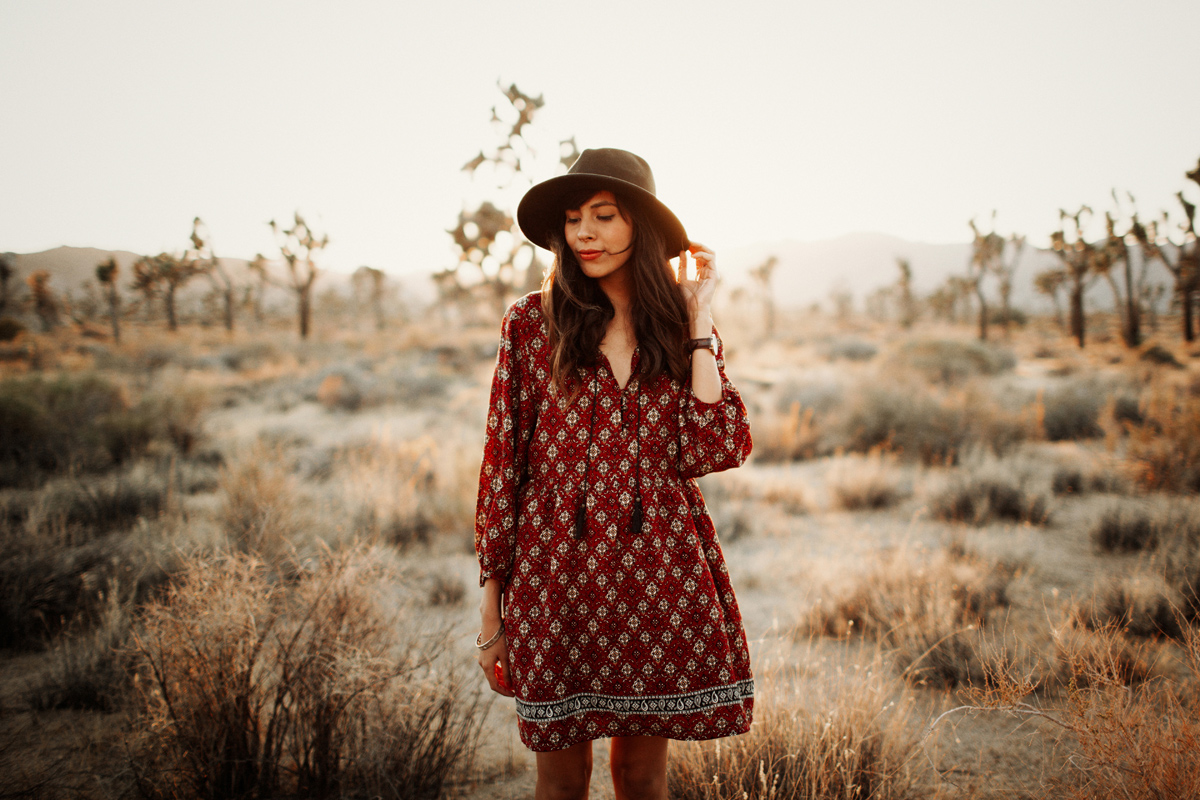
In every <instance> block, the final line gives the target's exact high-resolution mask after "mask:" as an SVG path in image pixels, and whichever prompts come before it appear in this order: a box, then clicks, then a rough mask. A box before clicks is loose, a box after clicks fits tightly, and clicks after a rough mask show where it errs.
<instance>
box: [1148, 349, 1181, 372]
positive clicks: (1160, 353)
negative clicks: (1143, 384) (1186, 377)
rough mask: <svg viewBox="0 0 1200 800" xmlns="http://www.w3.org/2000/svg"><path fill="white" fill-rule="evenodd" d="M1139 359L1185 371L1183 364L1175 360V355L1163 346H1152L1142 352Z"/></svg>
mask: <svg viewBox="0 0 1200 800" xmlns="http://www.w3.org/2000/svg"><path fill="white" fill-rule="evenodd" d="M1138 359H1139V360H1141V361H1145V362H1147V363H1150V364H1158V365H1159V366H1164V367H1174V368H1175V369H1183V364H1180V363H1179V360H1178V359H1177V358H1175V354H1174V353H1172V352H1171V351H1170V350H1168V349H1167V348H1165V347H1163V346H1162V345H1161V344H1151V345H1148V346H1147V347H1146V349H1144V350H1143V351H1142V354H1141V355H1140V356H1138Z"/></svg>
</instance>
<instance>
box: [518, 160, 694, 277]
mask: <svg viewBox="0 0 1200 800" xmlns="http://www.w3.org/2000/svg"><path fill="white" fill-rule="evenodd" d="M584 189H594V190H595V191H597V192H599V191H603V190H605V189H607V190H608V191H610V192H612V193H613V194H615V195H617V196H618V197H620V198H621V201H622V202H624V203H627V204H628V205H630V206H633V207H634V208H636V209H637V210H638V211H640V212H641V214H642V216H644V217H646V218H648V219H649V221H650V224H651V225H654V227H655V228H657V229H658V231H659V232H660V233H661V234H662V237H663V246H664V248H665V252H664V255H665V256H666V257H667V258H673V257H675V256H677V255H679V252H680V251H681V250H685V249H686V248H687V246H688V238H687V231H686V230H684V227H683V223H682V222H680V221H679V218H678V217H676V216H675V214H674V213H672V211H671V209H669V208H667V207H666V205H664V204H663V202H662V201H661V200H659V199H658V198H657V197H655V196H654V195H653V194H651V193H650V192H647V191H646V190H645V189H643V188H642V187H640V186H637V185H635V184H632V183H630V182H629V181H623V180H621V179H620V178H613V177H611V176H609V175H595V174H590V173H576V174H574V175H572V174H567V175H559V176H558V177H557V178H551V179H550V180H548V181H542V182H541V183H539V184H537V185H536V186H533V187H532V188H530V190H529V191H528V192H526V193H525V196H524V197H522V198H521V202H520V204H519V205H518V206H517V224H518V225H520V226H521V233H523V234H525V238H526V239H528V240H529V241H531V242H533V243H534V244H536V245H537V246H538V247H542V248H545V249H546V250H549V249H550V241H551V231H553V230H554V229H556V228H557V229H558V230H559V231H560V232H561V231H562V226H563V211H564V210H565V208H566V207H565V205H564V203H565V200H564V198H565V197H566V196H568V195H570V194H575V193H577V192H579V191H581V190H584Z"/></svg>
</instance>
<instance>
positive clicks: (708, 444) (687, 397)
mask: <svg viewBox="0 0 1200 800" xmlns="http://www.w3.org/2000/svg"><path fill="white" fill-rule="evenodd" d="M713 335H714V336H717V371H718V372H719V373H720V374H721V399H720V400H718V401H717V402H715V403H705V402H703V401H701V400H698V399H696V396H695V394H693V393H692V385H691V382H690V381H689V382H688V383H687V385H686V386H685V387H684V391H683V409H682V414H681V415H680V423H679V425H680V430H679V448H680V453H679V465H680V469H679V472H680V474H681V475H682V476H683V477H685V478H699V477H700V476H701V475H707V474H708V473H710V472H721V471H722V470H727V469H733V468H734V467H739V466H741V465H742V463H743V462H744V461H745V460H746V458H747V457H748V456H749V455H750V449H751V447H752V446H753V442H752V441H751V439H750V420H749V418H748V417H747V416H746V406H745V404H744V403H743V402H742V396H741V394H739V393H738V390H737V389H736V388H735V387H734V385H733V384H732V383H730V382H729V378H728V377H726V375H725V349H724V345H723V344H722V342H721V337H720V336H718V335H717V331H716V328H714V329H713Z"/></svg>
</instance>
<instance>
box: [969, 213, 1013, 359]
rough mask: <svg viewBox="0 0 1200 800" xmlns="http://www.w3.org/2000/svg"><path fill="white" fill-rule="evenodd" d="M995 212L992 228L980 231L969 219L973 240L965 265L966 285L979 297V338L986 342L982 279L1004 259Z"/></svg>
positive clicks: (986, 330) (986, 326) (985, 308)
mask: <svg viewBox="0 0 1200 800" xmlns="http://www.w3.org/2000/svg"><path fill="white" fill-rule="evenodd" d="M995 223H996V212H995V211H993V212H992V230H991V231H990V232H988V233H981V232H980V230H979V228H978V227H977V226H976V225H975V220H971V221H970V223H969V224H970V226H971V232H972V233H973V234H975V241H974V242H972V245H971V261H970V263H969V265H968V266H967V275H966V280H967V285H968V286H969V287H970V288H971V291H973V292H974V293H975V296H976V297H977V298H979V340H980V341H982V342H986V341H987V338H988V309H987V297H986V296H985V295H984V293H983V280H984V278H986V277H987V276H988V275H990V274H992V273H994V272H995V271H996V264H997V263H998V262H1000V261H1002V260H1003V259H1004V237H1002V236H1001V235H1000V234H998V233H996V230H995Z"/></svg>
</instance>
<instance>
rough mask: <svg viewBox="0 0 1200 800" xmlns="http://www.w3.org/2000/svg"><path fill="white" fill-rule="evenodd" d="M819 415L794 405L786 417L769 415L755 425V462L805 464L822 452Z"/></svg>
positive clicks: (794, 403)
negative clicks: (806, 460) (801, 462)
mask: <svg viewBox="0 0 1200 800" xmlns="http://www.w3.org/2000/svg"><path fill="white" fill-rule="evenodd" d="M815 416H816V412H815V410H814V409H813V408H811V407H804V406H802V405H801V403H800V401H799V400H797V401H794V402H793V403H792V404H791V406H790V407H789V408H788V410H787V411H786V412H785V413H784V414H782V415H769V416H766V417H765V418H763V419H759V420H756V422H755V431H756V433H755V439H754V460H755V461H756V462H759V463H762V464H775V463H779V462H786V461H802V460H805V459H809V458H813V457H815V456H816V455H817V454H818V453H819V452H820V447H821V432H820V430H819V429H818V427H817V424H816V422H815Z"/></svg>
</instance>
